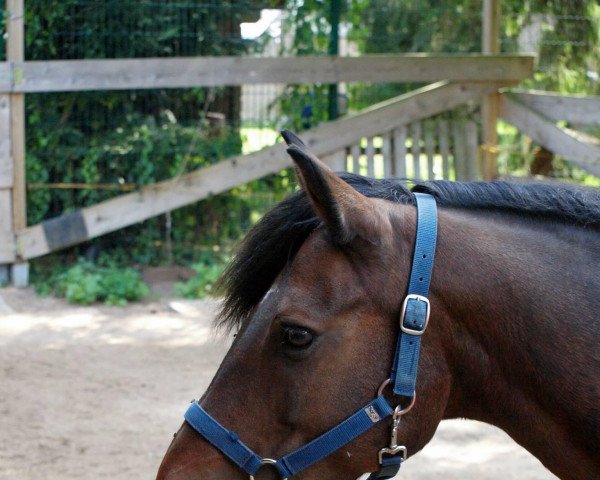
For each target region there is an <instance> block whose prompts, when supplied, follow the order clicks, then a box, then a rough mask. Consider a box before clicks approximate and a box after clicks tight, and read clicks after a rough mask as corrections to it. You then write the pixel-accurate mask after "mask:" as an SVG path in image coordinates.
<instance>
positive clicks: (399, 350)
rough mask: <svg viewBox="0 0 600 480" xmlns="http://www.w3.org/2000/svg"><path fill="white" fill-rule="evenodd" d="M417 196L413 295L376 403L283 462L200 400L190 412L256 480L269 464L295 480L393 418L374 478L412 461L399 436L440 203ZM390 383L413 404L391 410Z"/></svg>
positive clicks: (425, 305) (192, 421)
mask: <svg viewBox="0 0 600 480" xmlns="http://www.w3.org/2000/svg"><path fill="white" fill-rule="evenodd" d="M414 195H415V199H416V204H417V235H416V240H415V250H414V254H413V262H412V269H411V272H410V279H409V283H408V292H407V295H406V298H405V299H404V303H403V305H402V311H401V314H400V334H399V338H398V343H397V347H396V354H395V356H394V364H393V366H392V372H391V375H390V378H389V379H387V380H385V381H384V382H383V383H382V385H381V387H379V391H378V392H377V397H376V398H375V400H373V401H371V402H369V403H368V404H367V405H365V406H364V407H362V408H361V409H360V410H358V411H357V412H356V413H354V415H352V416H350V417H348V418H347V419H346V420H344V421H342V422H341V423H339V424H338V425H336V426H335V427H333V428H332V429H331V430H329V431H327V432H325V433H324V434H323V435H321V436H320V437H317V438H315V439H314V440H312V441H310V442H309V443H307V444H305V445H303V446H302V447H300V448H298V449H297V450H294V451H293V452H291V453H288V454H287V455H285V456H283V457H281V458H279V459H278V460H273V459H271V458H262V457H260V456H259V455H257V454H256V453H254V452H253V451H252V450H250V449H249V448H248V447H247V446H246V445H245V444H244V443H243V442H242V441H241V440H240V439H239V437H238V436H237V434H236V433H235V432H233V431H230V430H227V429H226V428H225V427H224V426H223V425H221V424H220V423H219V422H218V421H217V420H215V419H214V418H213V417H211V416H210V415H209V414H208V413H207V412H206V410H204V408H202V406H201V405H200V404H199V403H198V402H196V401H194V402H193V403H192V404H191V405H190V406H189V408H188V409H187V411H186V412H185V420H186V421H187V423H188V424H189V425H190V426H191V427H192V428H193V429H194V430H196V431H197V432H198V433H199V434H200V435H202V436H203V437H204V438H205V439H206V440H207V441H208V442H210V443H211V444H212V445H213V446H214V447H215V448H217V449H219V450H220V451H221V452H222V453H223V454H224V455H225V456H226V457H227V458H229V460H231V461H232V462H233V463H235V464H236V465H237V466H238V467H240V468H241V469H242V470H244V471H245V472H246V473H248V475H250V479H251V480H254V475H256V472H258V470H259V469H260V468H261V467H262V466H263V465H272V466H273V467H274V468H276V469H277V471H278V472H279V474H280V475H281V478H282V479H284V480H285V479H287V478H289V477H293V476H294V475H296V474H297V473H299V472H300V471H302V470H304V469H305V468H308V467H310V466H311V465H313V464H314V463H316V462H318V461H320V460H322V459H323V458H325V457H327V456H328V455H330V454H331V453H333V452H335V451H336V450H338V449H339V448H341V447H343V446H344V445H346V444H347V443H348V442H350V441H351V440H354V439H355V438H356V437H358V436H360V435H362V434H363V433H365V432H366V431H367V430H369V429H370V428H371V427H373V426H374V425H376V424H377V423H379V422H381V421H382V420H384V419H385V418H387V417H389V416H391V417H392V419H393V423H392V431H391V435H390V444H389V446H388V447H385V448H382V449H381V450H380V451H379V455H378V458H379V465H380V468H379V470H378V471H377V472H375V473H372V474H371V475H370V477H369V479H368V480H385V479H389V478H392V477H394V476H395V475H396V474H397V473H398V470H399V469H400V465H401V464H402V462H403V461H404V460H406V457H407V452H406V447H404V446H401V445H398V444H397V432H398V427H399V425H400V418H401V417H402V415H404V414H405V413H407V412H408V411H409V410H410V409H411V408H412V407H413V405H414V403H415V399H416V396H415V395H416V394H415V384H416V379H417V367H418V364H419V351H420V348H421V335H422V334H423V333H424V332H425V329H426V328H427V323H428V321H429V312H430V308H429V300H428V299H427V295H428V293H429V284H430V280H431V271H432V269H433V260H434V256H435V244H436V238H437V207H436V203H435V199H434V198H433V197H432V196H431V195H428V194H424V193H415V194H414ZM388 385H393V390H394V393H395V394H396V395H400V396H403V397H409V398H411V401H410V404H409V405H408V406H406V407H404V408H403V407H402V406H401V405H398V406H396V407H395V408H393V407H391V406H390V404H389V403H388V401H387V400H386V399H385V397H384V395H383V391H384V390H385V388H386V387H387V386H388Z"/></svg>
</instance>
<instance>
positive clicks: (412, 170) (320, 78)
mask: <svg viewBox="0 0 600 480" xmlns="http://www.w3.org/2000/svg"><path fill="white" fill-rule="evenodd" d="M20 3H22V2H21V1H20V0H14V4H15V5H17V6H16V7H15V8H17V9H18V4H20ZM22 21H23V17H22V15H21V16H19V15H11V16H10V18H9V22H8V25H9V31H10V32H13V33H14V32H16V33H14V35H13V36H12V37H11V38H12V40H11V42H13V43H12V44H13V45H14V42H16V43H19V42H22ZM19 32H20V33H21V35H20V34H19ZM15 50H18V49H16V48H15ZM20 54H22V52H16V53H15V55H13V56H8V57H7V58H8V61H7V62H3V63H0V214H2V217H0V218H3V221H2V222H1V223H0V264H2V263H16V262H20V261H25V260H27V259H30V258H34V257H37V256H40V255H44V254H46V253H48V252H52V251H55V250H58V249H60V248H64V247H67V246H70V245H74V244H76V243H79V242H82V241H85V240H88V239H91V238H94V237H96V236H98V235H102V234H104V233H107V232H110V231H114V230H116V229H119V228H123V227H126V226H128V225H131V224H133V223H136V222H139V221H142V220H144V219H147V218H150V217H152V216H155V215H158V214H161V213H164V212H166V211H169V210H172V209H174V208H178V207H181V206H184V205H186V204H189V203H191V202H195V201H197V200H200V199H202V198H205V197H207V196H208V195H212V194H216V193H219V192H223V191H225V190H228V189H230V188H232V187H234V186H236V185H240V184H243V183H246V182H249V181H251V180H253V179H256V178H260V177H262V176H264V175H267V174H269V173H273V172H276V171H278V170H280V169H282V168H285V167H287V166H289V160H288V159H287V158H286V156H285V155H283V154H282V151H281V147H274V148H268V149H265V150H262V151H261V152H256V153H253V154H251V155H247V156H238V157H234V158H230V159H228V160H225V161H223V162H220V163H219V164H217V165H213V166H211V167H208V168H205V169H202V170H200V171H198V172H193V173H191V174H188V175H184V176H182V177H180V178H177V179H172V180H166V181H164V182H160V183H158V184H156V185H152V186H148V187H145V188H142V189H141V190H140V191H138V192H135V193H130V194H126V195H122V196H119V197H116V198H113V199H111V200H109V201H106V202H102V203H99V204H98V205H95V206H92V207H88V208H83V209H81V210H79V211H77V212H75V213H72V214H69V215H63V216H61V217H58V218H56V219H51V220H49V221H46V222H43V223H42V224H39V225H34V226H29V227H26V225H25V224H24V218H25V197H24V192H25V180H24V171H25V164H24V158H25V151H24V135H25V132H24V110H23V108H22V106H23V105H22V102H23V96H24V94H26V93H31V92H54V91H83V90H98V89H101V90H107V89H134V88H135V89H138V88H181V87H201V86H210V85H242V84H251V83H284V84H297V83H330V82H356V81H369V82H415V81H419V82H427V81H432V80H443V82H442V83H437V84H432V85H430V86H428V87H424V88H423V89H419V90H417V91H415V92H414V93H413V94H409V95H405V96H402V97H399V98H397V99H394V100H391V101H388V102H383V103H382V104H379V105H376V106H374V107H371V108H369V109H367V110H366V111H364V112H362V113H360V114H358V115H355V116H352V117H348V118H345V119H341V120H338V121H336V122H331V123H325V124H323V125H321V126H319V127H318V128H316V129H315V130H313V131H311V132H308V133H307V138H308V140H309V142H312V143H314V149H315V151H316V153H317V154H320V155H333V156H334V157H337V158H338V159H339V158H340V155H341V154H340V152H341V151H347V152H348V153H349V154H351V155H353V156H355V157H353V158H356V167H355V166H354V163H353V162H350V163H349V164H348V165H347V167H349V168H352V169H355V168H356V169H357V170H358V169H360V168H361V167H360V165H361V162H362V163H364V164H365V166H366V170H367V172H366V173H369V172H371V173H377V172H376V169H375V164H376V158H375V157H377V158H380V157H381V158H382V159H383V160H377V161H379V162H383V163H382V168H383V170H384V174H387V173H393V174H395V175H398V176H404V175H405V174H406V175H412V176H414V177H415V178H431V176H429V177H428V174H431V175H433V174H434V173H435V170H436V169H439V170H440V171H441V175H442V176H444V177H448V176H451V175H454V176H455V178H460V179H467V178H473V177H474V176H475V173H474V172H475V171H476V166H475V165H476V163H477V160H476V158H475V154H473V153H468V152H475V151H476V148H475V144H476V143H478V142H479V140H478V139H477V137H478V133H477V128H476V127H475V126H474V125H473V124H472V123H465V124H464V125H465V126H464V128H463V127H460V129H462V130H460V131H459V130H456V131H455V130H453V129H452V128H450V127H449V126H448V127H447V128H448V131H447V133H444V132H445V130H444V129H445V128H446V127H445V124H444V122H443V121H442V120H440V119H438V120H430V121H426V122H421V121H422V120H424V119H427V118H429V117H432V116H435V115H437V114H440V113H442V112H445V111H448V110H451V109H453V108H455V107H457V106H460V105H462V104H464V103H465V102H467V101H472V100H478V99H479V98H481V97H482V96H484V97H485V96H488V95H490V94H493V93H495V92H497V91H498V89H499V88H501V87H503V86H508V85H513V84H515V83H518V82H519V81H520V80H522V79H523V78H526V77H528V76H529V75H531V73H532V72H533V66H534V58H533V57H532V56H526V55H513V56H504V55H458V56H447V55H444V56H441V55H428V54H415V55H394V56H390V55H383V56H366V57H357V58H338V57H302V58H268V59H265V58H240V57H219V58H211V57H208V58H160V59H131V60H72V61H35V62H29V61H23V57H22V55H20ZM453 128H456V127H453ZM421 135H422V138H420V137H421ZM375 137H381V139H382V140H377V142H379V141H381V142H382V145H381V147H376V146H375V141H374V140H372V139H373V138H375ZM403 137H404V138H405V139H406V141H404V142H403V141H402V138H403ZM363 138H365V139H366V140H364V141H365V142H366V143H365V147H364V148H365V152H364V155H363V154H362V151H361V154H357V153H356V152H357V150H356V149H357V148H358V146H359V144H360V142H361V141H363V140H362V139H363ZM461 138H462V140H460V139H461ZM369 139H371V140H369ZM484 140H485V139H484ZM451 145H452V148H451V147H450V146H451ZM377 148H381V149H382V151H377V152H376V150H377ZM421 150H422V151H421ZM446 150H447V152H448V153H445V152H446ZM404 151H406V161H404V159H403V158H402V156H403V152H404ZM382 152H384V153H383V154H382ZM434 152H438V153H436V155H437V157H436V158H441V164H440V166H439V167H437V166H435V165H434V161H433V156H434ZM361 155H362V160H361ZM463 157H465V158H467V159H468V161H467V162H466V163H464V162H463V163H461V162H458V161H455V160H454V159H455V158H457V159H458V158H463ZM415 159H418V161H415ZM450 166H452V168H454V169H455V173H453V174H451V173H450V171H451V170H450ZM426 173H427V175H426ZM11 218H12V220H13V221H12V222H11V221H7V220H6V219H11Z"/></svg>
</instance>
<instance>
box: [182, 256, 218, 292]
mask: <svg viewBox="0 0 600 480" xmlns="http://www.w3.org/2000/svg"><path fill="white" fill-rule="evenodd" d="M227 261H228V259H227V257H226V256H225V255H219V254H208V253H207V254H205V255H203V256H202V258H201V259H200V261H199V262H198V263H196V264H194V265H192V268H193V269H194V270H195V271H196V275H195V276H194V277H192V278H190V279H189V280H188V281H187V282H180V283H178V284H177V285H175V293H177V295H179V296H181V297H185V298H205V297H207V296H209V295H211V294H212V293H213V287H214V284H215V283H216V281H217V280H218V279H219V277H220V276H221V273H223V270H224V269H225V266H226V265H227Z"/></svg>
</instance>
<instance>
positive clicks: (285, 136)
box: [281, 130, 306, 149]
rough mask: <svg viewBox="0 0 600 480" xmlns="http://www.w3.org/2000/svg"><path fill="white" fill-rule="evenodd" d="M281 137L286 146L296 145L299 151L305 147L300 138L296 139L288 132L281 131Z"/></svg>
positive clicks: (293, 134) (295, 136)
mask: <svg viewBox="0 0 600 480" xmlns="http://www.w3.org/2000/svg"><path fill="white" fill-rule="evenodd" d="M281 136H282V137H283V139H284V140H285V143H287V144H288V145H296V146H297V147H300V148H301V149H304V148H306V145H305V144H304V142H303V141H302V140H300V138H298V136H297V135H296V134H295V133H292V132H290V131H289V130H282V131H281Z"/></svg>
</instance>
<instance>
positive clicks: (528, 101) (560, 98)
mask: <svg viewBox="0 0 600 480" xmlns="http://www.w3.org/2000/svg"><path fill="white" fill-rule="evenodd" d="M506 95H508V96H509V97H511V98H514V99H516V100H517V101H519V102H520V103H521V104H523V105H525V106H526V107H529V108H531V109H532V110H536V111H538V112H539V113H541V114H543V115H545V116H546V117H548V118H550V119H552V120H555V121H557V122H558V121H567V122H571V123H575V124H583V125H600V96H593V95H563V94H560V93H554V92H542V91H538V90H511V91H510V92H506Z"/></svg>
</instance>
